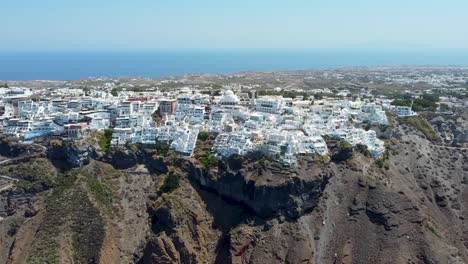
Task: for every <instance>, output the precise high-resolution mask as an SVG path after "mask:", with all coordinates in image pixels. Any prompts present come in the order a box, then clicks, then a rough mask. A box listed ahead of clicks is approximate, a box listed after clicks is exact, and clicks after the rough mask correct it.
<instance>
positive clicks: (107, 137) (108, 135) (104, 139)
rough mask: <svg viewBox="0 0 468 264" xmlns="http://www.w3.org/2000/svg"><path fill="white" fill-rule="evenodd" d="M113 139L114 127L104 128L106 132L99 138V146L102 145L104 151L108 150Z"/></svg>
mask: <svg viewBox="0 0 468 264" xmlns="http://www.w3.org/2000/svg"><path fill="white" fill-rule="evenodd" d="M111 140H112V129H106V130H104V134H103V135H102V136H101V138H100V139H99V146H100V147H101V149H102V151H104V152H107V151H108V150H109V147H110V144H111Z"/></svg>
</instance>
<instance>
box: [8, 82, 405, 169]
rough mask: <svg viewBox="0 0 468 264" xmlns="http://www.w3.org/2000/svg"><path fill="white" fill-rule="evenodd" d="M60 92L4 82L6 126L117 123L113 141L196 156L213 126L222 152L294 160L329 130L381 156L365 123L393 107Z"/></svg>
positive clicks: (78, 131)
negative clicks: (166, 147) (40, 92)
mask: <svg viewBox="0 0 468 264" xmlns="http://www.w3.org/2000/svg"><path fill="white" fill-rule="evenodd" d="M55 93H56V94H57V95H55V96H53V95H52V94H50V95H49V96H50V97H49V96H45V97H39V98H38V99H37V100H33V99H31V97H35V95H37V94H36V93H34V91H32V90H30V89H23V88H11V89H6V90H4V91H3V94H4V96H3V99H2V104H3V105H4V113H3V115H2V130H3V133H4V134H6V135H13V136H16V137H19V138H22V139H24V140H26V141H27V140H33V139H35V138H38V137H47V136H56V137H57V136H59V137H63V138H64V139H69V140H79V139H81V138H82V137H84V136H86V135H87V134H88V133H89V132H90V131H93V130H97V131H104V130H106V129H109V128H112V140H111V145H116V146H118V145H125V144H128V143H142V144H154V143H155V142H160V143H165V144H168V145H169V146H170V148H171V149H173V150H175V151H176V152H177V153H180V154H182V155H187V156H190V155H192V153H193V151H194V148H195V144H196V142H197V138H198V136H199V135H200V133H202V132H208V133H213V134H215V135H216V139H215V143H214V146H213V151H214V152H215V153H216V155H217V156H218V157H221V156H222V157H229V156H231V155H245V154H247V153H249V152H253V151H262V152H263V153H264V154H265V155H267V156H272V157H276V158H278V160H280V161H282V162H284V163H285V164H290V165H294V164H295V162H296V155H298V154H320V155H325V154H327V152H328V149H327V145H326V143H325V141H324V139H323V136H331V137H336V138H339V139H340V140H342V141H344V142H347V143H349V144H351V145H357V144H362V145H365V146H367V148H368V150H369V151H370V152H371V153H372V155H373V156H374V157H379V156H380V155H381V154H382V153H383V152H384V150H385V147H384V143H383V141H381V140H379V139H378V138H377V137H376V134H375V132H374V131H372V130H368V131H366V130H365V129H363V128H357V124H362V123H369V124H370V123H375V124H379V125H387V124H388V120H387V116H386V114H385V110H389V109H390V107H391V105H390V101H389V100H385V99H382V100H381V99H377V100H373V101H372V102H370V101H369V100H365V101H361V100H360V99H359V98H357V99H356V100H354V101H350V100H346V99H327V98H324V99H321V100H314V101H312V100H305V99H304V98H303V97H301V96H298V97H296V98H287V97H283V96H260V97H257V96H256V94H255V91H251V92H250V93H234V92H233V91H232V90H230V89H229V88H228V87H226V88H225V89H223V90H222V92H221V93H220V95H218V96H211V95H209V94H202V93H200V92H199V91H196V90H191V89H189V88H182V89H181V90H180V91H179V92H178V93H162V92H153V93H144V94H139V95H135V94H134V93H132V92H119V94H118V96H112V95H111V94H110V92H108V91H93V92H92V94H91V95H90V96H83V97H79V96H77V95H79V94H82V93H83V91H79V90H70V89H63V90H61V91H55ZM405 114H411V113H410V112H408V113H405ZM155 116H157V117H159V119H156V120H155V118H154V117H155Z"/></svg>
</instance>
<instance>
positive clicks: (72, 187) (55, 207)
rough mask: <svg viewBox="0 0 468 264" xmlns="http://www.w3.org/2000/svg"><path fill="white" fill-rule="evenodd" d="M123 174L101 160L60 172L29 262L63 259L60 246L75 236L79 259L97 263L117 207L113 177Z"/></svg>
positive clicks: (51, 261)
mask: <svg viewBox="0 0 468 264" xmlns="http://www.w3.org/2000/svg"><path fill="white" fill-rule="evenodd" d="M119 175H120V174H119V173H118V171H116V170H114V169H113V168H112V167H111V166H110V165H108V164H103V163H99V162H93V163H91V164H89V165H88V166H86V167H83V168H82V169H79V170H75V171H72V172H68V173H64V174H61V175H59V177H57V182H56V185H55V186H54V188H52V189H51V190H50V192H49V195H48V197H47V202H46V210H47V211H46V215H45V219H44V221H43V224H42V225H41V227H40V228H39V230H38V232H37V234H36V236H35V238H34V241H33V245H32V250H31V252H30V254H29V256H28V260H27V262H28V263H59V262H60V259H59V248H61V247H62V246H63V243H67V242H69V241H68V240H67V238H71V247H72V248H71V249H72V252H73V256H72V257H73V259H74V261H75V263H97V262H98V261H99V257H100V251H101V248H102V245H103V241H104V237H105V219H106V217H107V216H112V214H113V210H114V207H113V203H114V201H115V190H114V189H115V185H113V183H112V180H113V179H115V178H116V177H117V176H119ZM101 209H103V210H101ZM101 212H104V214H102V213H101Z"/></svg>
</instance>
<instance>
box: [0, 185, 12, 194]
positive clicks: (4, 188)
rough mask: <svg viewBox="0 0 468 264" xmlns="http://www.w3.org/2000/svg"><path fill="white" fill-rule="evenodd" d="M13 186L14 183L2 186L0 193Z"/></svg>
mask: <svg viewBox="0 0 468 264" xmlns="http://www.w3.org/2000/svg"><path fill="white" fill-rule="evenodd" d="M14 186H15V185H13V184H10V185H7V186H5V187H3V188H1V189H0V193H1V192H3V191H6V190H8V189H11V188H13V187H14Z"/></svg>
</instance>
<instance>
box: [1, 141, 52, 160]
mask: <svg viewBox="0 0 468 264" xmlns="http://www.w3.org/2000/svg"><path fill="white" fill-rule="evenodd" d="M44 150H45V148H44V147H42V146H41V145H37V144H22V143H20V142H19V141H18V139H16V138H13V137H9V136H5V135H0V156H4V157H9V158H19V157H22V156H31V155H39V154H43V153H44Z"/></svg>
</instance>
